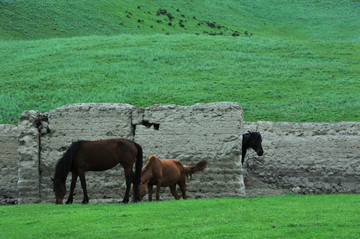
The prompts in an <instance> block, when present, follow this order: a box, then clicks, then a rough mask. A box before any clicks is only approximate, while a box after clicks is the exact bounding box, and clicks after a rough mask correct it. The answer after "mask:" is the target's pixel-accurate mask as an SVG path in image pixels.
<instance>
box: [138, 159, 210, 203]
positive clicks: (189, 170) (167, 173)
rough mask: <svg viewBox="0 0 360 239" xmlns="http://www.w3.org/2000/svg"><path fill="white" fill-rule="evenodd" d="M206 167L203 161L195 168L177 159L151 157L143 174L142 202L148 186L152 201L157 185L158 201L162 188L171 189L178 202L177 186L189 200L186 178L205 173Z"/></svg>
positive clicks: (140, 188)
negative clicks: (153, 191) (154, 187)
mask: <svg viewBox="0 0 360 239" xmlns="http://www.w3.org/2000/svg"><path fill="white" fill-rule="evenodd" d="M206 166H207V161H206V160H202V161H200V162H198V163H197V164H196V165H194V166H187V165H183V164H182V163H181V162H180V161H179V160H177V159H159V158H158V157H156V156H155V155H151V156H150V157H149V160H148V162H147V163H146V165H145V166H144V168H143V169H142V173H141V181H140V187H139V191H140V200H142V198H143V197H144V196H145V194H146V185H147V188H148V191H149V201H152V190H153V186H154V185H156V201H159V200H160V188H161V187H170V191H171V193H172V195H173V196H174V198H175V199H176V200H178V199H180V197H179V195H178V194H177V192H176V184H178V185H179V186H180V190H181V192H182V197H183V199H187V195H186V177H187V176H190V177H191V176H192V174H194V173H196V172H200V171H203V170H204V169H205V168H206Z"/></svg>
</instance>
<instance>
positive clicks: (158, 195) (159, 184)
mask: <svg viewBox="0 0 360 239" xmlns="http://www.w3.org/2000/svg"><path fill="white" fill-rule="evenodd" d="M160 189H161V180H158V182H157V184H156V201H160Z"/></svg>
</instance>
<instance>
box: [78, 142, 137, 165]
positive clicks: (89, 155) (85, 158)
mask: <svg viewBox="0 0 360 239" xmlns="http://www.w3.org/2000/svg"><path fill="white" fill-rule="evenodd" d="M136 152H137V150H136V146H135V144H134V143H133V142H131V141H128V140H126V139H123V138H118V139H107V140H98V141H84V142H83V144H82V145H81V146H80V147H79V149H78V151H77V152H76V156H75V157H74V164H73V165H74V167H75V168H76V169H77V170H83V171H84V172H85V171H103V170H107V169H110V168H113V167H114V166H116V165H117V164H119V163H121V164H122V165H123V167H125V166H128V165H133V163H134V161H135V158H136Z"/></svg>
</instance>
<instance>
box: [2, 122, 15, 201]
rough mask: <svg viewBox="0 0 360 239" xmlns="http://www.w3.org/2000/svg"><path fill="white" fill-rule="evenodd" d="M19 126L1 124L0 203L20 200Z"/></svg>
mask: <svg viewBox="0 0 360 239" xmlns="http://www.w3.org/2000/svg"><path fill="white" fill-rule="evenodd" d="M17 150H18V127H17V126H14V125H0V204H15V203H17V200H18V189H17V183H18V169H19V162H18V152H17Z"/></svg>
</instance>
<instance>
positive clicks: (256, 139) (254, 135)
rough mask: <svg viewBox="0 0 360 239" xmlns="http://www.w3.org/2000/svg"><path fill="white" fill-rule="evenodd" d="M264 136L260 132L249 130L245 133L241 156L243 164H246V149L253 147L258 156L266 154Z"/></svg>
mask: <svg viewBox="0 0 360 239" xmlns="http://www.w3.org/2000/svg"><path fill="white" fill-rule="evenodd" d="M261 142H262V138H261V134H260V132H250V131H249V132H248V133H246V134H243V140H242V157H241V164H244V159H245V155H246V150H247V149H248V148H252V149H253V150H255V152H256V153H257V155H258V156H261V155H263V154H264V150H263V148H262V145H261Z"/></svg>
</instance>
